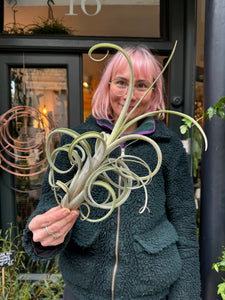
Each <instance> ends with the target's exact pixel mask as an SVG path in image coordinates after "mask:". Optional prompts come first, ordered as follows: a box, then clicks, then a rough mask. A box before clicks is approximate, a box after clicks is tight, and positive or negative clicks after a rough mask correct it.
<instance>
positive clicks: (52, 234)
mask: <svg viewBox="0 0 225 300" xmlns="http://www.w3.org/2000/svg"><path fill="white" fill-rule="evenodd" d="M45 230H46V232H47V234H48V235H51V236H53V238H54V239H55V240H56V239H58V238H59V237H60V236H58V235H56V234H54V233H51V232H50V231H49V230H48V226H46V227H45Z"/></svg>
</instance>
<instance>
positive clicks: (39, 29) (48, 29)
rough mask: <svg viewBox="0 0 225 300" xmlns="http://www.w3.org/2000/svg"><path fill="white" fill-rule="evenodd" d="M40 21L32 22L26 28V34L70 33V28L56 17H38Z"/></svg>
mask: <svg viewBox="0 0 225 300" xmlns="http://www.w3.org/2000/svg"><path fill="white" fill-rule="evenodd" d="M40 20H41V21H40V22H38V23H37V24H33V25H32V26H30V28H29V29H28V30H27V33H28V34H63V35H72V30H71V29H70V28H68V27H66V26H64V25H63V23H62V22H61V21H60V20H57V19H54V18H53V19H44V18H40Z"/></svg>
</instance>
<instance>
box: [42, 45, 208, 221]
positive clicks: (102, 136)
mask: <svg viewBox="0 0 225 300" xmlns="http://www.w3.org/2000/svg"><path fill="white" fill-rule="evenodd" d="M176 44H177V42H176V43H175V45H174V48H173V50H172V52H171V55H170V57H169V59H168V61H167V63H166V65H165V66H164V68H163V69H162V71H161V73H160V74H159V76H158V77H157V78H156V79H155V81H154V82H153V83H152V85H151V86H150V87H149V89H148V90H147V91H146V93H145V94H144V95H143V97H142V98H141V99H140V100H139V102H138V103H137V104H136V105H135V107H134V108H133V109H132V110H131V111H130V112H129V113H128V115H127V117H125V116H126V113H127V110H128V107H129V105H130V101H131V96H132V90H133V84H134V76H133V67H132V62H131V60H130V58H129V56H128V54H127V53H126V51H125V50H123V49H122V48H121V47H119V46H117V45H114V44H110V43H101V44H97V45H95V46H93V47H92V48H91V49H90V50H89V53H88V54H89V56H90V57H91V58H92V59H94V58H93V57H92V53H93V51H95V50H96V49H97V48H100V47H104V48H113V49H116V50H118V51H121V53H122V54H123V55H124V56H125V58H126V59H127V61H128V65H129V69H130V74H131V76H130V83H129V88H128V94H127V98H126V101H125V105H124V107H123V109H122V111H121V114H120V116H119V118H118V120H117V121H116V123H115V125H114V129H113V130H112V132H111V134H106V133H105V132H101V133H99V132H95V131H89V132H85V133H83V134H79V133H77V132H75V131H73V130H71V129H65V128H58V129H55V130H54V131H52V132H51V133H50V134H49V136H48V138H47V142H46V155H47V159H48V162H49V165H50V171H49V184H50V186H51V187H52V189H53V191H54V195H55V198H56V201H57V202H58V204H60V205H61V207H66V208H69V209H71V210H72V209H79V210H80V214H81V216H82V219H83V220H87V221H90V222H99V221H102V220H104V219H106V218H107V217H108V216H109V215H110V214H111V213H112V212H113V210H114V209H115V208H116V207H119V206H120V205H122V204H123V203H124V202H125V201H126V200H127V199H128V198H129V195H130V193H131V192H132V190H133V189H138V188H143V189H144V193H145V200H144V205H143V207H141V208H140V210H139V212H140V213H143V212H144V211H145V209H146V208H147V209H148V206H147V204H148V195H147V189H146V185H147V184H148V183H149V182H150V181H151V180H152V178H153V177H154V176H155V175H156V173H157V172H158V171H159V169H160V166H161V163H162V153H161V150H160V148H159V146H158V144H157V143H156V142H155V141H153V140H152V139H151V138H149V137H147V136H143V135H140V134H129V135H126V136H122V134H123V133H124V132H125V131H126V129H127V128H129V127H130V126H131V125H132V124H133V123H136V122H137V121H140V120H141V119H144V118H146V117H149V116H152V115H155V114H161V113H172V114H176V115H179V116H181V117H185V118H187V119H188V120H189V121H190V122H192V123H193V124H194V125H196V126H197V127H198V129H199V130H200V132H201V133H202V135H203V137H204V140H205V148H206V149H207V138H206V136H205V134H204V132H203V130H202V128H201V126H200V125H199V124H198V122H196V121H195V120H194V119H193V118H191V117H190V116H188V115H186V114H183V113H180V112H175V111H170V110H160V111H153V112H149V113H146V114H143V115H141V116H138V117H136V118H134V119H132V120H131V121H128V119H129V117H130V115H131V114H132V113H133V112H134V110H135V109H136V108H137V107H138V105H139V104H140V103H141V101H142V100H143V99H144V97H145V96H146V95H147V93H148V92H149V91H150V90H151V89H152V88H153V87H154V84H155V83H156V81H157V80H158V78H159V77H160V76H161V75H162V74H163V72H164V71H165V69H166V68H167V66H168V64H169V62H170V60H171V59H172V57H173V54H174V52H175V48H176ZM106 56H107V54H106ZM106 56H105V57H106ZM105 57H104V58H105ZM104 58H103V59H104ZM57 133H63V134H66V135H69V136H71V137H72V138H73V141H72V142H71V144H69V145H63V146H61V147H59V148H57V149H55V150H53V151H52V153H51V152H50V148H51V147H50V146H51V140H52V137H53V136H54V135H55V134H57ZM89 138H92V139H93V138H94V139H96V142H95V151H94V153H92V152H91V147H90V144H89V143H88V141H87V140H88V139H89ZM136 140H142V141H145V142H147V143H149V144H150V145H151V146H152V147H153V148H154V149H155V151H156V154H157V163H156V167H155V169H154V170H151V169H150V167H149V166H148V164H147V163H146V162H145V161H144V160H142V159H141V158H139V157H136V156H132V155H126V154H121V155H120V156H119V157H117V158H112V157H111V156H110V153H112V152H113V151H114V150H115V149H116V148H118V147H120V144H121V143H124V142H133V141H136ZM60 151H66V152H67V153H68V158H69V160H70V162H71V167H70V168H69V169H68V170H60V169H58V168H57V167H56V166H55V161H56V158H57V155H58V154H59V153H60ZM79 154H80V155H79ZM128 162H129V163H130V162H132V164H133V163H135V164H140V165H141V166H142V167H144V169H146V171H147V174H145V175H143V176H138V175H137V174H136V173H135V172H133V171H132V170H131V169H130V168H129V167H128V165H127V163H128ZM74 168H76V169H77V170H76V173H75V175H74V177H73V178H72V179H71V180H70V181H69V182H66V183H64V182H62V181H60V180H55V177H54V172H57V173H60V174H65V173H68V172H70V171H71V170H73V169H74ZM109 172H114V173H116V174H117V175H118V177H119V178H120V181H119V183H117V182H114V181H113V180H112V179H111V177H110V176H109V175H108V173H109ZM95 186H100V187H102V188H104V189H105V190H106V191H107V193H106V195H107V196H106V199H104V201H103V202H101V203H99V199H98V202H96V201H95V199H94V197H93V195H92V190H93V188H94V187H95ZM59 188H60V189H62V190H63V191H64V192H65V195H64V196H63V198H61V199H60V196H59V195H58V194H57V191H58V189H59ZM115 189H118V190H119V191H120V192H119V193H118V195H116V193H115ZM60 200H61V201H60ZM82 205H85V206H86V207H87V209H88V212H87V214H86V215H85V214H84V213H83V212H82V209H81V207H82ZM90 207H96V208H100V209H103V210H107V213H106V214H105V215H104V216H103V217H101V218H99V219H90V218H89V214H90Z"/></svg>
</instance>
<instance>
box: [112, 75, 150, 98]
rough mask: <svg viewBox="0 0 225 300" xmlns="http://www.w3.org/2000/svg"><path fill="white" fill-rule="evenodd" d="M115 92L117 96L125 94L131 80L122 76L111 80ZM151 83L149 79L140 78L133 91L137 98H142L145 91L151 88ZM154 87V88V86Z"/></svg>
mask: <svg viewBox="0 0 225 300" xmlns="http://www.w3.org/2000/svg"><path fill="white" fill-rule="evenodd" d="M109 84H110V86H111V88H112V90H113V93H114V94H115V95H116V96H124V95H126V94H127V91H128V87H129V82H128V81H127V80H125V79H122V78H115V79H113V80H112V81H110V82H109ZM150 86H151V83H150V82H149V81H148V80H139V81H137V82H136V83H135V85H134V87H133V90H134V91H133V93H134V95H135V97H136V98H141V97H142V96H143V95H144V93H145V92H147V90H148V89H149V88H150ZM152 89H153V88H152Z"/></svg>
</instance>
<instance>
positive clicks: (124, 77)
mask: <svg viewBox="0 0 225 300" xmlns="http://www.w3.org/2000/svg"><path fill="white" fill-rule="evenodd" d="M120 80H121V81H120ZM111 81H113V82H117V83H119V84H120V85H124V83H127V84H129V82H130V70H129V67H128V66H127V67H125V68H120V69H117V70H115V71H114V72H113V74H112V80H111ZM151 83H152V78H150V79H149V77H148V78H147V77H146V76H145V75H142V74H141V73H140V74H135V73H134V86H135V87H140V88H142V87H143V89H145V86H146V87H147V85H148V87H149V86H150V85H151ZM109 88H110V91H109V98H110V99H109V101H110V105H111V108H112V112H113V119H114V122H116V121H117V119H118V117H119V116H120V113H121V111H122V109H123V106H124V103H125V101H126V98H127V92H126V93H125V95H123V96H118V93H115V85H114V84H110V87H109ZM152 93H153V90H152V89H151V90H150V91H149V92H148V94H147V95H146V96H145V98H144V99H143V100H142V102H141V103H140V104H139V106H138V107H137V108H136V109H135V111H134V112H133V113H132V115H131V116H130V117H129V120H132V119H134V118H135V117H138V116H140V115H142V114H144V113H146V112H147V111H148V108H149V107H150V104H151V97H152ZM141 94H143V93H141V92H139V91H138V89H133V92H132V96H131V102H130V106H129V108H128V110H127V113H126V116H127V114H128V113H129V112H130V111H131V110H132V109H133V107H134V106H135V105H136V104H137V102H138V101H139V100H140V98H141ZM135 127H137V124H135Z"/></svg>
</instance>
